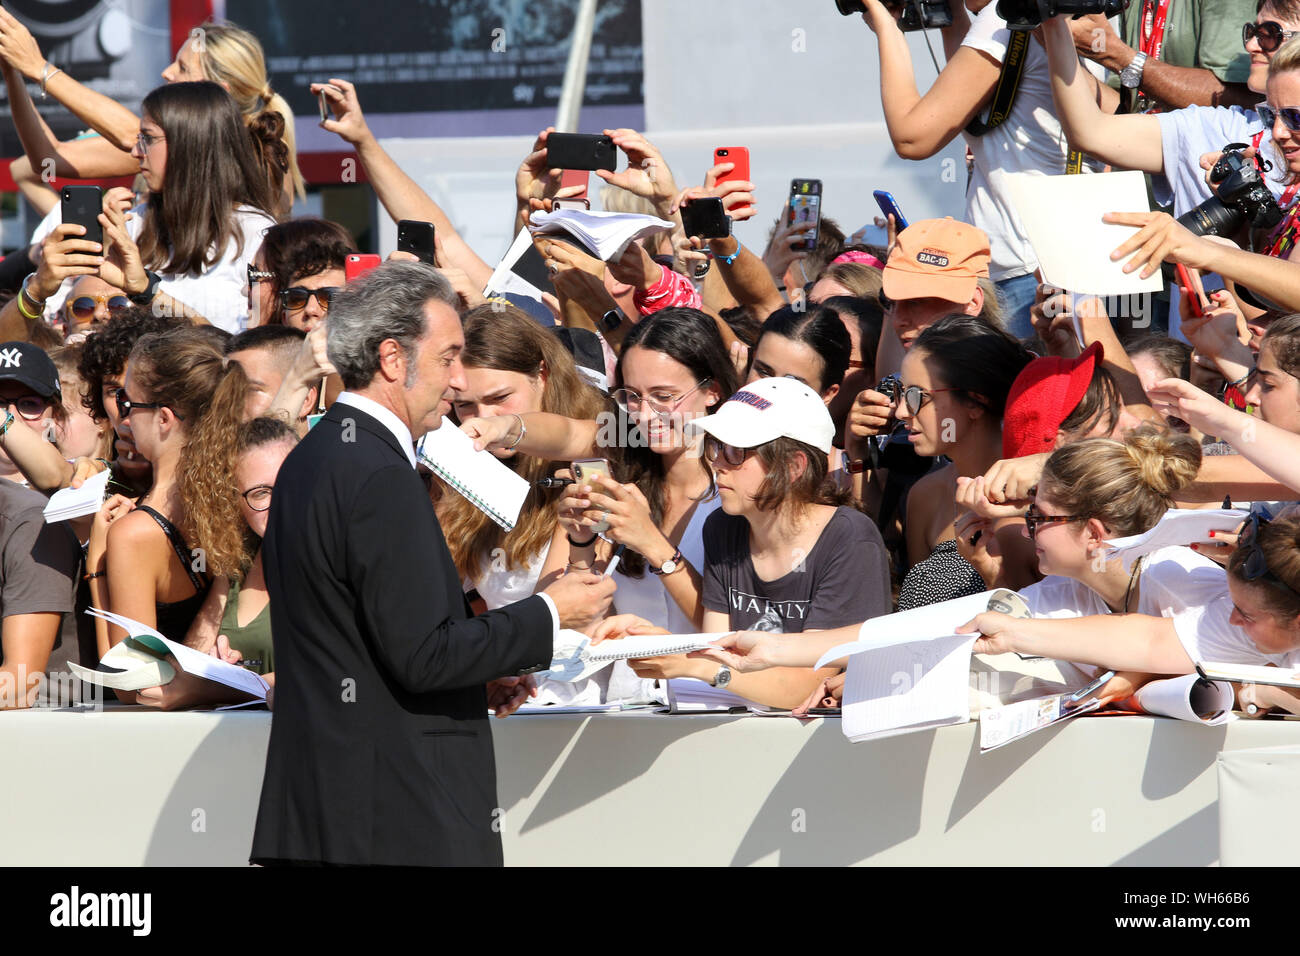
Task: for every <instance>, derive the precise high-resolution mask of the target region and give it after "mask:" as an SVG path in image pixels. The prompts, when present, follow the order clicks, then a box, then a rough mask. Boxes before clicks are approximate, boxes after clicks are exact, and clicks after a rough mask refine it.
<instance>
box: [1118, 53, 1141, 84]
mask: <svg viewBox="0 0 1300 956" xmlns="http://www.w3.org/2000/svg"><path fill="white" fill-rule="evenodd" d="M1146 62H1147V55H1146V54H1145V53H1138V54H1137V55H1135V56H1134V57H1133V59H1131V60H1129V61H1128V66H1126V67H1124V69H1123V70H1121V71H1120V74H1119V84H1120V86H1122V87H1124V89H1126V90H1136V89H1137V88H1138V87H1139V86H1140V85H1141V84H1142V68H1143V67H1144V66H1146Z"/></svg>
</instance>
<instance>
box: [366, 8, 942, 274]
mask: <svg viewBox="0 0 1300 956" xmlns="http://www.w3.org/2000/svg"><path fill="white" fill-rule="evenodd" d="M642 17H643V31H644V41H645V103H646V127H647V132H648V133H649V135H650V136H651V138H652V139H653V141H654V142H655V144H656V145H657V146H659V147H660V149H661V150H662V151H663V153H664V158H665V159H666V160H667V161H668V164H669V166H671V167H672V170H673V173H674V176H675V177H676V179H677V182H678V184H679V185H683V186H685V185H691V184H695V183H698V182H700V181H701V179H702V177H703V175H704V171H705V170H706V169H707V168H708V166H709V164H710V161H711V157H712V154H713V149H714V148H715V147H718V146H747V147H749V150H750V161H751V172H752V177H753V179H754V181H755V183H756V184H757V186H758V199H759V210H760V211H759V215H758V217H756V219H755V220H752V221H751V222H748V223H743V224H740V225H739V226H737V231H736V234H737V236H739V238H740V240H741V241H742V242H744V243H746V244H747V245H751V246H759V247H761V246H762V245H763V244H764V243H765V241H766V237H767V230H768V229H769V227H770V226H771V223H772V221H773V220H774V218H775V217H776V215H777V214H778V212H779V211H780V209H781V207H782V206H783V205H784V202H785V197H786V194H787V192H788V190H789V187H790V180H791V179H793V178H796V177H798V178H818V179H821V180H822V181H823V184H824V187H823V195H824V200H823V209H824V210H825V215H827V216H829V217H831V218H833V219H835V220H836V221H837V222H838V223H839V224H840V225H841V226H842V227H843V228H844V229H845V231H846V232H852V231H854V230H856V229H857V228H858V227H859V226H861V225H863V224H864V223H867V222H870V221H871V219H872V217H873V216H876V215H878V214H879V210H878V208H877V206H876V204H875V201H874V200H873V199H872V196H871V192H872V190H873V189H882V188H883V189H888V190H890V191H891V192H892V193H893V194H894V196H895V197H896V198H897V199H898V201H899V204H900V206H901V207H902V209H903V211H904V214H905V215H907V217H908V218H909V219H924V218H928V217H931V216H942V215H952V216H961V214H962V211H963V209H964V206H965V198H964V197H965V187H966V167H965V161H964V155H965V145H964V143H963V142H962V141H961V140H960V138H958V140H956V141H954V143H952V144H950V145H949V146H948V147H947V148H946V149H944V150H943V151H942V152H941V153H940V154H938V155H936V156H934V157H932V158H931V159H928V160H924V161H921V162H908V161H905V160H902V159H899V158H898V157H897V156H896V155H895V153H894V151H893V147H892V145H891V144H890V142H889V137H888V135H887V133H886V130H885V125H884V119H883V114H882V112H881V104H880V91H879V67H878V62H877V58H876V41H875V36H874V35H873V34H872V33H871V31H870V30H869V29H868V28H867V26H866V24H865V23H863V22H862V20H861V19H860V18H858V17H841V16H840V15H839V14H838V13H837V12H836V11H835V4H834V0H804V2H801V3H790V2H788V0H708V2H707V3H705V2H700V0H643V4H642ZM930 42H931V44H932V45H933V47H934V51H935V55H936V56H937V57H938V58H939V62H940V63H941V64H942V62H943V48H942V43H941V42H940V39H939V35H938V33H937V32H935V33H933V34H932V35H931V36H930ZM911 46H912V56H913V62H914V67H915V72H916V75H917V79H918V83H919V85H920V87H921V89H922V91H924V90H925V89H927V88H928V87H929V86H930V84H931V83H932V82H933V80H934V76H935V70H934V66H933V64H932V62H931V60H930V55H929V53H927V52H926V49H925V43H924V41H923V39H922V37H921V35H920V34H913V35H912V37H911ZM363 105H364V104H363ZM580 129H581V131H582V132H594V131H596V130H592V129H588V128H587V127H586V126H585V125H582V124H580ZM529 145H530V143H529V140H528V138H527V137H486V138H475V139H418V140H417V139H386V140H384V146H385V148H387V149H388V150H389V152H390V153H392V155H393V158H394V159H396V160H397V162H398V163H399V164H400V165H401V166H402V168H403V169H405V170H406V171H407V172H408V173H410V175H411V176H412V177H413V178H414V179H415V180H416V181H417V182H418V183H420V185H421V186H423V187H424V188H425V190H426V191H427V192H428V193H429V194H430V195H431V196H432V197H433V198H434V199H435V200H436V201H437V202H438V203H439V205H441V206H442V207H443V208H444V209H445V210H446V211H447V213H448V215H449V216H450V217H451V220H452V222H454V223H455V224H456V227H457V229H459V230H461V231H462V233H463V235H464V236H465V238H466V239H467V240H468V241H469V243H470V244H471V245H472V246H473V247H474V249H475V250H476V251H477V252H478V253H479V254H480V255H481V256H483V258H484V259H486V260H488V261H489V262H490V263H495V261H496V260H497V258H499V257H500V256H501V255H502V254H503V253H504V252H505V249H506V247H507V246H508V245H509V242H510V238H511V236H510V226H511V214H512V211H513V198H512V184H513V176H514V171H515V169H516V168H517V167H518V165H519V161H520V160H521V159H522V158H523V156H524V154H525V153H526V152H527V150H528V147H529ZM591 184H592V188H593V191H594V190H595V189H596V187H598V186H600V185H601V183H600V181H599V180H598V179H597V178H596V177H595V176H594V175H593V176H592V178H591ZM593 208H598V203H597V202H595V201H594V200H593ZM396 233H397V230H396V227H395V225H394V224H393V223H392V222H391V221H389V220H388V218H387V217H386V216H382V215H381V217H380V232H379V235H380V251H381V252H383V253H385V254H386V253H388V252H389V251H391V250H392V249H393V248H394V247H395V246H396V242H397V234H396Z"/></svg>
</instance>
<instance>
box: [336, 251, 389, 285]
mask: <svg viewBox="0 0 1300 956" xmlns="http://www.w3.org/2000/svg"><path fill="white" fill-rule="evenodd" d="M382 261H383V260H381V259H380V258H379V256H376V255H373V254H370V253H361V252H354V253H352V254H351V255H349V256H348V257H347V259H346V260H344V263H343V275H344V276H345V277H346V278H347V281H348V282H351V281H352V280H353V279H359V278H361V277H362V276H363V275H365V274H366V273H367V272H369V271H370V270H371V269H374V268H376V267H377V266H378V265H379V263H380V262H382Z"/></svg>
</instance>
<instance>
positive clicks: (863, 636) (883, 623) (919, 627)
mask: <svg viewBox="0 0 1300 956" xmlns="http://www.w3.org/2000/svg"><path fill="white" fill-rule="evenodd" d="M993 593H994V592H993V591H981V592H980V593H979V594H971V595H967V596H966V597H959V598H953V599H952V600H951V601H940V602H939V603H938V604H927V605H926V606H925V607H918V608H913V609H912V610H910V611H899V612H898V613H897V614H882V615H881V616H880V617H873V618H871V619H870V620H869V621H866V622H864V623H863V625H862V627H861V628H859V629H858V639H857V640H856V641H850V642H849V643H847V644H840V645H839V646H838V647H833V648H831V649H830V650H829V651H827V652H826V653H825V654H823V655H822V656H821V659H820V660H819V661H818V662H817V663H816V664H815V665H814V669H816V668H821V667H826V666H827V665H829V664H830V663H831V662H833V661H838V660H840V659H841V658H845V657H851V656H852V655H854V654H861V653H862V652H863V651H868V650H872V649H873V648H881V647H891V646H893V645H895V644H906V643H908V642H910V641H923V640H926V639H927V638H931V637H939V636H946V635H949V634H952V633H953V632H954V631H955V630H956V629H957V628H959V627H961V626H962V625H963V624H965V623H966V622H967V621H969V620H971V619H972V618H974V617H975V616H976V615H977V614H983V613H984V612H985V611H987V610H988V606H989V597H990V596H991V595H992V594H993ZM971 636H972V637H974V636H976V635H971Z"/></svg>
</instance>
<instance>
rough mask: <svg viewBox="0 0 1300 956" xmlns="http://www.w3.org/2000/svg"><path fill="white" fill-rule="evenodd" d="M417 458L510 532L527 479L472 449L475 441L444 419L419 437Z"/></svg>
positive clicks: (526, 486)
mask: <svg viewBox="0 0 1300 956" xmlns="http://www.w3.org/2000/svg"><path fill="white" fill-rule="evenodd" d="M415 456H416V459H417V460H418V461H420V462H421V463H423V464H424V465H425V466H427V467H428V468H430V469H431V470H432V471H433V473H434V474H435V475H437V476H438V477H439V478H441V479H442V480H443V481H444V482H446V483H447V484H448V485H450V486H451V487H452V488H454V489H455V490H456V491H458V492H460V494H461V495H463V496H464V497H465V499H466V500H467V501H469V503H470V504H472V505H473V506H474V507H475V508H477V509H478V510H479V511H481V512H483V513H484V514H485V515H487V516H488V517H489V518H491V519H492V520H493V521H495V522H496V523H497V524H499V525H500V526H501V527H502V528H505V530H507V531H513V530H514V527H515V522H516V521H518V520H519V510H520V509H521V508H522V507H523V506H524V499H526V498H527V497H528V490H529V489H528V482H527V481H525V480H524V479H523V478H521V477H519V475H516V474H515V473H514V472H513V471H511V470H510V469H509V468H507V467H506V466H505V465H503V464H502V463H501V461H500V459H498V458H497V457H496V456H495V455H493V454H492V453H491V452H489V451H475V450H474V440H473V439H472V438H470V437H469V436H468V435H466V434H465V433H464V432H463V431H461V430H460V429H459V428H457V427H456V426H455V424H453V423H452V422H450V421H448V420H447V419H445V418H444V419H443V421H442V425H441V426H440V427H439V428H436V429H434V430H433V431H431V432H429V433H428V434H426V435H425V436H424V437H423V438H421V439H420V442H419V444H418V445H416V448H415Z"/></svg>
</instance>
